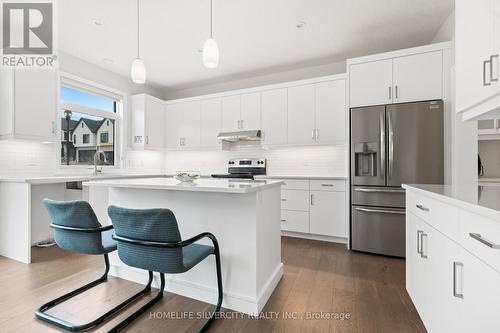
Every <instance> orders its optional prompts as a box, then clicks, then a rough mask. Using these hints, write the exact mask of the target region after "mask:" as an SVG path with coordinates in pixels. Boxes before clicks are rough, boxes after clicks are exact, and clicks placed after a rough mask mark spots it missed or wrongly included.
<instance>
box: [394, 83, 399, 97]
mask: <svg viewBox="0 0 500 333" xmlns="http://www.w3.org/2000/svg"><path fill="white" fill-rule="evenodd" d="M394 98H395V99H398V86H394Z"/></svg>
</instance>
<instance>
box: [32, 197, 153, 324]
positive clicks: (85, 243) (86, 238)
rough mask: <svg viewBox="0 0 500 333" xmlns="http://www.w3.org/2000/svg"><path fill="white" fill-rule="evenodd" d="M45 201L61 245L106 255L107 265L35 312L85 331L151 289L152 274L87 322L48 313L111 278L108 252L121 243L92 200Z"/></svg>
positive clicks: (45, 317) (73, 249) (56, 239)
mask: <svg viewBox="0 0 500 333" xmlns="http://www.w3.org/2000/svg"><path fill="white" fill-rule="evenodd" d="M43 204H44V205H45V207H46V208H47V210H48V212H49V217H50V219H51V220H52V224H51V225H50V226H51V227H52V228H53V229H54V239H55V241H56V243H57V245H58V246H59V247H60V248H62V249H65V250H69V251H73V252H78V253H84V254H91V255H103V256H104V263H105V265H106V268H105V271H104V274H103V275H102V276H101V277H100V278H99V279H97V280H95V281H92V282H90V283H88V284H86V285H84V286H82V287H80V288H78V289H76V290H73V291H71V292H69V293H67V294H65V295H62V296H60V297H58V298H56V299H54V300H52V301H50V302H47V303H45V304H44V305H42V306H41V307H40V308H38V310H37V311H36V313H35V315H36V317H37V318H39V319H41V320H43V321H46V322H48V323H50V324H53V325H56V326H58V327H61V328H63V329H66V330H68V331H73V332H78V331H83V330H87V329H89V328H92V327H94V326H97V325H99V324H100V323H102V322H103V321H104V320H106V319H107V318H109V317H110V316H112V315H113V314H115V313H116V312H118V311H119V310H121V309H123V308H124V307H126V306H127V305H129V304H130V303H132V302H133V301H134V300H136V299H138V298H139V297H140V296H142V295H144V294H146V293H147V292H149V290H150V289H151V283H152V281H153V277H152V276H150V279H149V282H148V284H147V286H146V288H144V289H143V290H141V291H140V292H139V293H137V294H135V295H133V296H132V297H130V298H129V299H127V300H126V301H124V302H122V303H120V304H119V305H117V306H115V307H114V308H113V309H111V310H109V311H107V312H106V313H104V314H103V315H101V316H100V317H99V318H97V319H95V320H93V321H91V322H89V323H86V324H80V325H75V324H73V323H70V322H68V321H66V320H64V319H61V318H57V317H54V316H52V315H50V314H48V313H46V311H47V310H49V309H50V308H52V307H54V306H56V305H57V304H60V303H62V302H64V301H66V300H68V299H69V298H71V297H74V296H76V295H78V294H80V293H82V292H84V291H86V290H88V289H90V288H92V287H94V286H96V285H98V284H100V283H103V282H105V281H107V279H108V272H109V259H108V253H110V252H112V251H115V250H116V248H117V245H116V242H115V241H114V240H113V239H112V234H113V226H112V225H109V226H105V227H103V226H102V225H101V224H100V223H99V221H98V220H97V217H96V215H95V213H94V211H93V210H92V207H91V206H90V204H89V203H88V202H85V201H53V200H49V199H44V200H43Z"/></svg>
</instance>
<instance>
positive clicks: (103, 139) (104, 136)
mask: <svg viewBox="0 0 500 333" xmlns="http://www.w3.org/2000/svg"><path fill="white" fill-rule="evenodd" d="M108 138H109V133H108V132H103V133H101V143H108Z"/></svg>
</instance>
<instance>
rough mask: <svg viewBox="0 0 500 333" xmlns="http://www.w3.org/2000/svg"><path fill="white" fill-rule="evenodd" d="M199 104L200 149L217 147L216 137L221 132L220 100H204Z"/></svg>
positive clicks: (218, 144)
mask: <svg viewBox="0 0 500 333" xmlns="http://www.w3.org/2000/svg"><path fill="white" fill-rule="evenodd" d="M200 103H201V106H200V108H201V115H200V124H201V130H200V135H201V137H200V144H201V146H202V147H219V146H220V142H219V140H218V139H217V135H218V134H219V133H220V132H221V130H222V103H221V99H220V98H212V99H206V100H203V101H201V102H200Z"/></svg>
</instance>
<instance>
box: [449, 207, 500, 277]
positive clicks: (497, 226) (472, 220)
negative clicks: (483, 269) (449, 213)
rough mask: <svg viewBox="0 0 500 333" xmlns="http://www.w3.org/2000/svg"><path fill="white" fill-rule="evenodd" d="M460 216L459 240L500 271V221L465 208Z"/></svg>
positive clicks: (468, 249)
mask: <svg viewBox="0 0 500 333" xmlns="http://www.w3.org/2000/svg"><path fill="white" fill-rule="evenodd" d="M458 216H459V217H458V221H459V235H458V240H457V242H458V243H459V244H460V245H461V246H462V247H464V248H465V249H466V250H467V251H469V252H471V253H472V254H474V255H475V256H477V257H478V258H479V259H481V260H482V261H484V262H485V263H486V264H488V265H489V266H491V267H493V268H494V269H495V270H497V271H498V272H500V222H498V221H495V220H491V219H489V218H486V217H482V216H479V215H476V214H473V213H470V212H467V211H464V210H459V213H458ZM471 234H473V235H471Z"/></svg>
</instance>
